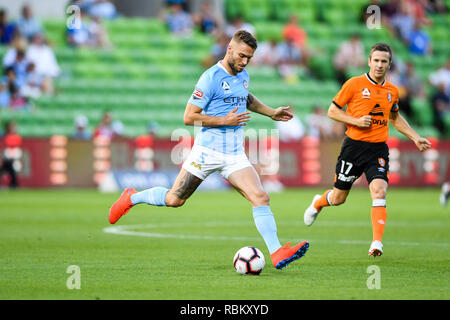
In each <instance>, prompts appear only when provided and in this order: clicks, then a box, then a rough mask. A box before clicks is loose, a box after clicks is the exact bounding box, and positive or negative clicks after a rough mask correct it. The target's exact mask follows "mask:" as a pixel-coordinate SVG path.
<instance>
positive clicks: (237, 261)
mask: <svg viewBox="0 0 450 320" xmlns="http://www.w3.org/2000/svg"><path fill="white" fill-rule="evenodd" d="M265 264H266V260H265V259H264V255H263V254H262V252H261V250H259V249H258V248H255V247H243V248H241V249H239V250H238V252H236V254H235V255H234V258H233V265H234V269H236V272H237V273H239V274H250V275H258V274H260V273H261V271H262V269H263V268H264V265H265Z"/></svg>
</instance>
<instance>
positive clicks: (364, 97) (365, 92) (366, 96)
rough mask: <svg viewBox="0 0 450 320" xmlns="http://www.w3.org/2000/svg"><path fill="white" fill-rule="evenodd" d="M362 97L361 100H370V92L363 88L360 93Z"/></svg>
mask: <svg viewBox="0 0 450 320" xmlns="http://www.w3.org/2000/svg"><path fill="white" fill-rule="evenodd" d="M362 97H363V99H370V90H369V89H367V88H364V89H363V91H362Z"/></svg>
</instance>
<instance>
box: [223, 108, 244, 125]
mask: <svg viewBox="0 0 450 320" xmlns="http://www.w3.org/2000/svg"><path fill="white" fill-rule="evenodd" d="M237 110H238V107H236V108H234V110H232V111H230V112H229V113H228V114H227V115H226V116H225V119H224V125H225V126H231V127H233V126H245V125H247V122H248V121H250V112H242V113H236V111H237Z"/></svg>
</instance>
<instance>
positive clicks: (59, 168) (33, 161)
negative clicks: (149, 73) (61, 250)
mask: <svg viewBox="0 0 450 320" xmlns="http://www.w3.org/2000/svg"><path fill="white" fill-rule="evenodd" d="M389 145H390V185H391V186H408V187H419V186H421V187H422V186H440V185H441V184H442V183H443V182H444V181H450V160H449V159H450V141H437V140H436V141H433V148H432V149H430V150H427V151H426V152H424V153H420V152H419V151H418V150H417V148H416V147H415V145H414V144H413V143H412V142H409V141H399V140H396V139H391V140H390V141H389ZM340 146H341V141H336V142H320V141H317V140H314V139H311V138H304V139H302V140H301V141H299V142H295V143H282V142H280V143H279V153H278V154H279V162H278V168H279V170H278V176H279V177H280V179H281V182H282V183H283V184H284V185H285V186H288V187H305V186H331V185H332V184H333V180H334V170H335V165H336V159H337V156H338V154H339V151H340ZM189 147H190V145H187V146H186V145H184V146H182V148H181V149H180V143H179V142H177V141H171V140H169V139H162V140H156V141H154V144H153V146H152V147H151V148H150V147H145V148H138V147H137V145H136V143H135V139H127V138H120V139H117V140H114V141H112V142H109V141H95V142H93V141H75V140H70V139H67V138H65V137H63V136H53V137H51V138H25V139H24V140H23V143H22V145H21V146H20V148H19V153H18V154H19V155H20V158H19V159H18V160H16V163H15V167H16V168H17V169H18V172H19V174H18V176H19V184H20V186H21V187H31V188H47V187H71V188H78V187H83V188H89V187H92V188H94V187H98V186H99V184H100V183H101V182H102V181H103V179H104V178H105V177H106V175H107V174H108V173H110V172H116V173H117V172H121V171H124V170H132V171H133V172H134V173H136V172H143V173H148V172H151V171H154V172H171V174H170V176H172V175H173V173H176V172H178V170H179V168H180V165H181V164H180V163H181V161H182V159H178V160H177V162H178V163H177V164H176V163H174V162H173V158H174V156H175V158H176V157H177V154H180V153H181V154H182V153H183V152H185V154H186V152H187V153H188V152H189ZM177 148H178V150H177ZM0 152H1V155H2V156H3V155H4V154H5V152H7V148H6V146H5V143H4V140H0ZM178 158H180V157H178ZM8 179H9V177H8V176H6V175H3V176H2V177H1V178H0V182H1V185H2V186H5V185H7V183H8ZM366 184H367V183H366V181H365V179H364V177H362V178H360V179H358V181H357V182H356V186H358V185H366ZM211 185H214V184H211ZM217 186H218V187H219V188H222V187H223V186H222V185H221V184H217ZM120 187H121V185H120Z"/></svg>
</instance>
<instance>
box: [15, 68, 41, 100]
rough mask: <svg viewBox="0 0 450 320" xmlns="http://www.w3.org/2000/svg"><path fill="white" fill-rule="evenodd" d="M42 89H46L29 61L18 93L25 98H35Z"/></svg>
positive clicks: (39, 94)
mask: <svg viewBox="0 0 450 320" xmlns="http://www.w3.org/2000/svg"><path fill="white" fill-rule="evenodd" d="M42 91H44V92H46V91H48V90H47V89H46V88H45V84H44V82H43V78H42V76H41V75H39V74H37V72H36V67H35V65H34V63H32V62H30V63H28V65H27V69H26V76H25V81H24V84H23V86H22V87H21V88H20V94H21V95H22V96H24V97H25V98H33V99H37V98H39V97H40V96H41V92H42Z"/></svg>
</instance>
